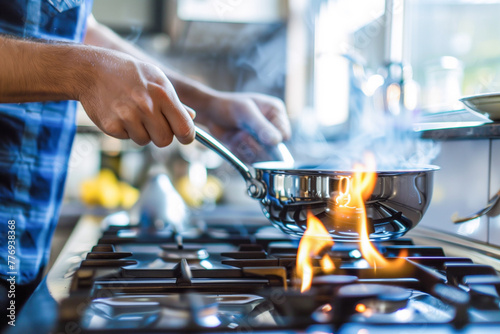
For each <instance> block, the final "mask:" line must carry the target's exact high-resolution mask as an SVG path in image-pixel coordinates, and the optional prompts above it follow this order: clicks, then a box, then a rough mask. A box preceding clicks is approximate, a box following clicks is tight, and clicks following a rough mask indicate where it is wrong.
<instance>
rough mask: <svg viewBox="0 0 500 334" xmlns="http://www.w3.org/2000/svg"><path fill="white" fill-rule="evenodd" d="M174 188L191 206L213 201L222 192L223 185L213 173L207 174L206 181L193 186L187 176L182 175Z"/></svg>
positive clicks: (220, 195)
mask: <svg viewBox="0 0 500 334" xmlns="http://www.w3.org/2000/svg"><path fill="white" fill-rule="evenodd" d="M176 188H177V191H178V192H179V194H180V195H181V197H182V199H183V200H184V202H186V204H187V205H189V206H191V207H199V206H201V205H202V204H204V203H207V202H208V203H215V202H217V201H218V200H219V199H220V198H221V197H222V194H223V186H222V183H221V182H220V180H219V179H218V178H216V177H215V176H213V175H208V176H207V181H206V183H205V184H204V185H203V186H201V187H199V186H198V187H197V186H194V185H193V184H192V183H191V181H190V180H189V177H188V176H187V175H186V176H183V177H182V178H180V179H179V181H177V183H176Z"/></svg>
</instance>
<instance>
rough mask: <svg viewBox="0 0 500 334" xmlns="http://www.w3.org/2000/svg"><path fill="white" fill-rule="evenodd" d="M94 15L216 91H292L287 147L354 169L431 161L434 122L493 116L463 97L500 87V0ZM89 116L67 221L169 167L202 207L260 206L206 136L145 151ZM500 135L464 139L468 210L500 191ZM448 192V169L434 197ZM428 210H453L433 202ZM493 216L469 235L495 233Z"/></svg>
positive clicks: (153, 0) (99, 8) (298, 0)
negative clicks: (495, 165) (376, 157)
mask: <svg viewBox="0 0 500 334" xmlns="http://www.w3.org/2000/svg"><path fill="white" fill-rule="evenodd" d="M93 13H94V16H95V17H96V19H97V20H98V21H100V22H101V23H104V24H106V25H108V26H109V27H111V28H112V29H113V30H115V31H116V32H117V33H119V34H120V35H122V36H124V37H125V38H127V39H128V40H130V41H132V42H133V43H136V44H137V45H139V46H141V47H143V48H145V49H146V50H148V52H150V53H151V54H152V55H154V56H156V57H157V58H158V59H161V60H162V61H164V62H165V63H167V64H169V65H170V66H171V67H172V68H174V69H176V70H177V71H179V72H181V73H184V74H185V75H187V76H189V77H191V78H194V79H196V80H199V81H201V82H203V83H205V84H207V85H209V86H211V87H213V88H216V89H220V90H224V91H252V92H261V93H266V94H270V95H273V96H276V97H279V98H281V99H283V100H284V101H285V103H286V106H287V110H288V113H289V116H290V119H291V122H292V125H293V130H294V136H293V138H292V140H291V141H290V143H288V145H289V147H290V149H291V150H292V153H293V154H294V155H295V156H296V157H298V158H299V159H302V160H304V161H311V160H313V159H316V160H318V159H319V160H321V161H323V160H325V159H332V160H331V161H330V162H332V163H335V164H336V165H342V164H343V163H349V162H350V161H351V159H350V158H352V157H351V155H352V153H353V152H354V154H353V155H354V156H355V155H356V152H358V151H362V149H365V148H372V149H373V148H374V149H375V150H377V149H380V156H384V157H387V155H388V154H387V152H388V151H391V152H393V153H394V152H395V151H396V152H397V154H396V156H394V157H393V158H392V159H388V161H387V166H392V167H394V166H396V167H399V166H407V164H421V163H431V162H433V159H434V158H436V157H437V156H438V154H439V152H440V149H442V150H444V148H441V145H440V144H441V143H436V140H434V139H427V140H424V139H421V138H422V137H425V135H423V133H424V132H425V131H423V130H429V129H436V128H443V127H462V126H466V125H469V126H470V125H478V124H482V123H485V121H486V120H484V119H482V118H480V117H476V116H477V115H472V114H469V113H468V111H467V110H465V109H464V107H463V105H462V104H461V103H460V102H459V101H458V99H459V98H460V97H462V96H466V95H472V94H477V93H485V92H494V91H498V90H499V89H500V40H499V37H498V36H499V34H498V32H499V31H500V20H499V17H500V1H488V0H399V1H396V0H387V1H384V0H310V1H308V0H142V1H137V0H94V10H93ZM78 122H79V124H78V125H79V126H78V134H77V137H76V139H75V143H74V147H73V154H72V158H71V165H70V171H69V178H68V182H67V188H66V195H65V205H64V207H63V209H62V210H63V211H62V213H63V217H77V216H78V215H80V214H81V213H82V211H84V212H89V211H90V212H92V210H94V211H95V212H97V213H102V212H103V210H104V212H110V211H113V210H119V209H123V208H127V207H130V205H131V204H132V203H133V202H134V199H135V198H136V197H137V195H138V192H137V189H140V188H141V187H142V186H143V185H144V182H145V180H147V177H148V174H149V173H151V170H152V169H158V168H164V170H165V171H166V173H168V174H169V175H170V177H171V180H172V183H173V184H174V185H175V186H176V188H177V190H178V191H179V193H180V194H181V195H182V196H183V197H184V199H185V200H186V202H187V203H188V205H190V206H191V207H194V208H197V207H202V206H204V207H207V206H211V205H215V204H235V205H240V204H244V205H251V206H255V207H256V208H258V202H256V201H253V200H251V199H249V198H248V196H246V195H245V185H244V182H242V180H241V179H240V176H239V175H237V174H236V173H235V172H234V171H233V170H232V168H231V167H230V166H228V165H227V164H226V163H224V162H222V161H221V159H219V158H218V157H217V156H216V155H214V154H213V153H212V152H209V151H207V150H205V149H204V148H202V147H201V146H200V145H197V144H196V145H195V144H194V145H189V146H182V147H181V145H172V146H171V147H168V148H164V149H157V148H155V147H152V146H146V147H138V146H136V145H134V144H133V143H131V142H130V141H118V140H115V139H113V138H110V137H107V136H105V135H103V134H101V133H100V132H99V131H98V130H97V129H96V128H95V127H94V126H93V125H92V124H91V123H90V121H89V120H88V119H87V118H86V116H85V114H84V112H83V111H81V110H80V117H79V121H78ZM415 130H418V131H415ZM464 142H465V140H464ZM360 143H361V144H360ZM312 144H313V145H312ZM446 145H448V144H446V143H445V144H443V147H444V146H446ZM449 145H451V147H452V148H453V147H455V146H457V143H456V142H453V143H451V144H449ZM454 145H455V146H454ZM477 145H479V148H478V147H477ZM492 145H493V146H494V145H497V144H496V143H495V140H490V139H485V140H484V141H483V140H478V141H474V142H470V143H469V141H468V140H467V141H466V143H465V146H464V145H458V146H457V148H456V151H457V152H461V154H464V153H466V152H467V151H465V152H464V147H465V150H467V149H469V150H470V151H471V152H472V153H473V154H475V155H476V156H477V155H478V154H479V155H478V156H477V157H478V158H477V159H474V161H475V162H474V165H472V166H470V167H468V166H465V167H464V168H465V169H466V170H474V171H476V170H477V171H478V172H477V174H479V173H482V171H484V170H485V174H486V176H484V180H483V181H478V182H479V185H477V183H476V186H477V187H478V190H477V192H478V193H480V195H479V196H476V195H474V194H472V195H473V197H474V198H475V200H473V201H470V200H469V201H468V200H467V198H464V199H462V200H461V201H463V202H465V203H469V205H465V206H462V207H463V208H464V210H465V211H467V210H468V209H470V210H472V211H473V210H475V209H478V208H479V207H478V206H481V205H484V204H485V203H486V201H487V200H488V198H489V197H490V193H491V192H493V193H494V192H495V191H496V190H497V189H493V188H494V187H493V186H491V184H490V182H492V181H491V179H492V177H491V176H492V175H491V168H490V166H491V163H492V159H493V160H494V159H495V157H492V156H491V152H492ZM497 146H498V145H497ZM358 147H361V148H362V149H359V150H358V149H357V148H358ZM452 151H453V150H452ZM446 152H448V151H445V154H448V153H446ZM453 152H455V151H453ZM346 156H349V157H348V158H346ZM461 157H462V158H463V156H461ZM354 158H356V157H354ZM454 159H455V160H456V159H458V158H455V156H454V155H453V154H448V155H447V158H446V161H440V160H439V159H438V162H439V164H443V165H444V166H446V164H450V165H456V163H457V162H456V161H455V160H454ZM457 161H458V160H457ZM476 164H477V165H478V166H479V167H478V166H476ZM444 169H445V168H444ZM461 172H462V170H459V171H457V173H461ZM438 173H441V172H438ZM438 175H439V174H438ZM448 175H449V174H448ZM449 177H450V176H449ZM493 179H495V176H494V175H493ZM497 181H498V180H497ZM450 182H453V181H450ZM446 187H447V185H446ZM444 188H445V187H443V188H442V187H440V184H439V179H438V181H437V185H436V191H437V192H438V195H437V196H436V195H434V200H435V201H439V200H440V198H443V196H442V193H443V192H444V190H443V189H444ZM472 188H474V187H472ZM124 189H125V190H124ZM439 192H441V195H440V194H439ZM123 194H126V195H123ZM454 200H455V201H456V199H454ZM455 203H456V202H455ZM443 205H445V204H443ZM462 213H463V214H466V213H468V212H462ZM428 215H429V216H430V217H431V218H436V217H437V218H441V217H440V216H439V215H440V214H438V213H436V214H434V215H433V211H432V207H431V210H430V211H429V213H428ZM446 219H448V220H449V217H447V218H446ZM68 221H72V220H71V219H69V220H68ZM498 223H500V222H498ZM424 224H425V222H424ZM478 224H479V223H478ZM61 225H62V227H61V226H60V227H59V229H64V224H61ZM497 225H498V224H497ZM462 226H465V225H462ZM469 226H471V225H469ZM484 226H485V224H482V225H481V227H479V226H476V227H470V228H469V230H467V231H466V232H465V233H466V234H467V235H469V236H471V237H472V238H477V239H479V240H483V241H485V242H487V241H488V237H487V232H486V231H487V229H488V224H486V227H484ZM447 228H448V227H447ZM449 229H450V230H453V231H455V232H457V233H460V232H459V231H458V230H457V229H458V227H457V228H455V227H453V225H451V224H450V227H449ZM493 229H494V228H493V227H491V226H490V230H493ZM498 230H499V231H500V227H499V228H498ZM471 231H472V232H471ZM462 234H463V233H462ZM58 235H59V237H61V234H56V237H57V236H58ZM54 253H58V252H54Z"/></svg>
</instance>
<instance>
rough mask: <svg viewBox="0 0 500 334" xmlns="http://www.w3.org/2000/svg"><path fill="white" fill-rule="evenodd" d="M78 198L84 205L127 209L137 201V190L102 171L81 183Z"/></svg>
mask: <svg viewBox="0 0 500 334" xmlns="http://www.w3.org/2000/svg"><path fill="white" fill-rule="evenodd" d="M80 198H81V200H82V202H83V203H85V204H90V205H101V206H103V207H105V208H107V209H114V208H117V207H123V208H125V209H129V208H131V207H132V206H133V205H134V203H135V202H136V201H137V199H139V190H137V189H136V188H134V187H132V186H131V185H129V184H128V183H126V182H121V181H119V180H118V179H117V178H116V176H115V174H114V173H113V172H112V171H111V170H109V169H102V170H101V171H100V172H99V174H98V175H97V176H96V177H94V178H92V179H89V180H85V181H83V182H82V184H81V186H80Z"/></svg>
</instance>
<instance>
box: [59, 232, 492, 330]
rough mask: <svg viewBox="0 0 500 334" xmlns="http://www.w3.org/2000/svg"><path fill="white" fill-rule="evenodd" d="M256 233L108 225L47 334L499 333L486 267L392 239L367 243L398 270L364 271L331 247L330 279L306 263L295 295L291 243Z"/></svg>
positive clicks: (346, 249)
mask: <svg viewBox="0 0 500 334" xmlns="http://www.w3.org/2000/svg"><path fill="white" fill-rule="evenodd" d="M264 226H265V225H255V224H253V225H252V226H244V225H230V224H229V225H218V224H217V223H213V224H209V225H208V228H207V229H206V231H205V232H204V233H203V234H201V235H199V236H195V237H185V238H184V239H183V240H181V239H179V238H175V237H174V236H167V237H165V236H163V235H158V234H155V233H153V234H151V233H146V232H144V231H141V230H139V229H136V228H133V227H128V228H123V227H113V226H112V227H110V228H109V229H108V230H107V231H106V232H104V234H103V236H102V238H101V239H100V240H99V243H98V244H97V245H96V246H94V247H93V248H92V250H91V252H89V253H88V254H87V257H86V259H85V260H83V261H82V262H81V264H80V266H79V268H78V269H77V270H76V271H75V272H74V274H73V277H72V283H71V288H70V296H69V298H67V299H65V300H64V301H63V302H62V304H61V306H60V321H59V329H61V330H65V328H66V329H67V328H68V326H73V327H74V326H76V328H78V330H80V331H81V332H82V333H97V332H99V333H100V332H106V333H115V332H117V333H118V332H119V333H128V332H134V333H137V332H144V333H149V332H151V333H155V332H240V331H247V332H248V331H251V332H274V333H279V332H283V331H285V330H287V331H291V332H310V331H315V330H317V331H324V332H336V333H350V332H351V330H352V329H353V328H357V330H359V329H360V328H364V329H368V328H374V332H376V330H375V329H377V330H378V329H381V328H388V330H393V329H396V328H400V326H407V327H404V328H406V329H405V330H406V331H408V333H411V330H423V329H424V328H426V330H430V329H432V328H435V329H436V330H440V331H442V332H443V333H455V332H458V331H462V333H473V332H475V330H476V329H477V330H481V332H482V334H484V333H488V328H494V329H495V331H494V332H498V331H499V330H500V297H499V294H500V277H499V276H498V275H497V273H496V271H495V270H494V269H493V268H492V267H490V266H487V265H483V264H475V263H473V262H472V261H471V260H470V259H468V258H464V257H448V256H446V254H445V253H444V251H443V249H442V248H440V247H431V246H419V245H414V244H413V242H412V240H411V239H408V238H404V239H398V240H392V241H388V242H383V243H380V244H378V245H377V246H378V248H379V250H380V252H381V253H382V254H383V255H384V257H385V258H386V259H387V260H388V261H389V263H392V262H393V261H400V259H399V258H398V256H399V254H403V253H404V254H406V255H405V259H404V263H403V265H402V267H401V268H400V269H398V270H394V269H393V268H391V267H392V266H391V265H389V266H387V267H382V268H370V267H369V266H368V264H367V262H366V261H365V260H363V259H362V258H361V254H360V252H359V249H358V247H357V245H355V244H353V243H348V244H342V243H336V244H335V246H334V247H333V248H332V249H331V250H330V251H329V255H330V257H331V258H332V259H333V261H334V263H335V265H336V268H335V269H334V271H333V272H330V273H324V272H322V270H321V268H320V266H319V259H314V261H313V264H314V271H315V273H316V276H315V278H314V280H313V283H312V287H311V289H310V290H309V291H306V292H304V293H300V292H299V291H298V287H297V280H296V278H295V274H294V272H295V262H296V254H297V247H298V241H297V240H292V239H290V238H289V237H288V236H287V235H285V234H279V233H275V231H274V232H273V233H272V235H271V236H269V235H267V234H266V233H265V231H263V229H264V230H265V229H266V227H264ZM417 332H418V331H417ZM367 333H371V332H370V331H368V332H367ZM492 333H493V332H492Z"/></svg>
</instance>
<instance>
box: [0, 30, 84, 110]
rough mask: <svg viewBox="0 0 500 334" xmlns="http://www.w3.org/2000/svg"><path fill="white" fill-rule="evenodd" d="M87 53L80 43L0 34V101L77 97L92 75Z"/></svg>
mask: <svg viewBox="0 0 500 334" xmlns="http://www.w3.org/2000/svg"><path fill="white" fill-rule="evenodd" d="M91 54H92V50H91V49H90V48H88V47H85V46H80V45H74V44H63V43H43V42H35V41H30V40H22V39H16V38H10V37H7V36H5V35H3V36H0V69H1V70H0V102H1V103H7V102H34V101H50V100H77V99H78V95H79V92H80V91H81V89H84V87H85V86H86V85H88V84H89V81H90V80H91V77H92V76H91V72H92V61H91V58H92V57H91ZM89 58H90V59H89ZM82 68H86V70H82Z"/></svg>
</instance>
